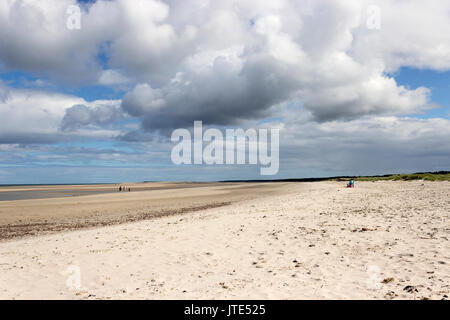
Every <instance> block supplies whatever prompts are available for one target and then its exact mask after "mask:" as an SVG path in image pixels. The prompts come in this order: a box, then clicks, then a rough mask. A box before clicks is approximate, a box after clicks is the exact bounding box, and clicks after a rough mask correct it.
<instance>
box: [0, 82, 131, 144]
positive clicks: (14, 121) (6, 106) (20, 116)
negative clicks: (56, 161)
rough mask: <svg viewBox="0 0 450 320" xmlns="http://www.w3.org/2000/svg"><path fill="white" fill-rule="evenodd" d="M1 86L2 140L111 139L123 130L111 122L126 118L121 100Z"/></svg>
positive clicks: (43, 141) (1, 141) (39, 141)
mask: <svg viewBox="0 0 450 320" xmlns="http://www.w3.org/2000/svg"><path fill="white" fill-rule="evenodd" d="M1 90H3V92H5V97H4V98H3V99H2V100H0V122H1V126H0V143H2V144H8V143H12V144H14V143H22V144H27V143H55V142H59V141H62V140H69V139H74V138H83V137H84V138H86V137H87V138H90V139H108V138H113V137H114V136H118V135H119V134H120V133H121V132H120V130H118V129H117V128H111V126H110V125H111V124H113V123H114V122H117V121H119V120H120V119H122V118H123V116H122V115H123V113H122V112H121V111H120V101H102V100H97V101H93V102H87V101H85V100H84V99H81V98H78V97H75V96H71V95H66V94H60V93H54V92H44V91H38V90H31V89H14V88H9V87H6V86H5V85H2V84H1V83H0V91H1ZM80 110H81V111H80ZM77 111H78V112H77Z"/></svg>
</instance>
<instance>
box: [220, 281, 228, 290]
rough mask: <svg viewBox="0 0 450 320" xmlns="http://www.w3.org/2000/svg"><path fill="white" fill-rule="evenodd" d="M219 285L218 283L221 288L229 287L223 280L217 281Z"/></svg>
mask: <svg viewBox="0 0 450 320" xmlns="http://www.w3.org/2000/svg"><path fill="white" fill-rule="evenodd" d="M219 285H220V286H221V287H222V288H224V289H228V288H229V286H227V285H226V284H225V282H219Z"/></svg>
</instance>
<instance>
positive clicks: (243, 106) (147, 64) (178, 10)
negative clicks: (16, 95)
mask: <svg viewBox="0 0 450 320" xmlns="http://www.w3.org/2000/svg"><path fill="white" fill-rule="evenodd" d="M53 2H54V3H53ZM71 4H76V1H75V0H64V1H46V2H43V3H39V5H38V4H37V2H35V1H25V0H16V1H10V2H6V3H5V2H4V3H3V4H2V5H1V6H0V16H1V17H2V19H0V21H1V22H0V30H1V31H0V39H1V40H2V43H4V45H3V46H2V47H1V48H0V61H1V64H2V65H3V66H4V67H5V68H10V69H11V68H13V69H20V70H25V71H31V72H35V73H37V74H48V75H49V76H50V77H53V78H56V79H65V80H67V81H69V82H70V81H72V80H73V81H78V83H80V81H86V82H88V83H100V84H102V85H115V84H122V83H125V82H127V83H136V86H135V88H134V89H133V90H132V91H130V92H129V93H128V94H127V95H126V96H125V97H124V100H123V103H122V106H123V108H124V110H126V111H127V112H128V113H129V114H130V115H132V116H136V117H141V118H142V120H143V125H144V127H145V128H146V129H149V130H152V129H159V128H160V127H177V126H181V125H186V123H188V122H191V121H192V120H193V119H202V120H203V121H204V122H205V123H210V124H233V123H236V122H239V121H241V120H243V119H254V118H258V117H259V118H261V117H267V116H270V113H271V112H273V110H275V109H276V108H275V109H274V108H273V107H274V106H275V105H277V104H279V103H282V102H287V101H289V100H292V99H296V100H300V101H302V102H303V104H304V107H305V108H306V109H308V110H310V111H311V114H312V115H313V118H314V119H315V120H318V121H327V120H332V119H337V118H346V119H348V118H356V117H359V116H364V115H368V114H405V113H406V114H407V113H411V112H416V111H417V110H420V109H423V108H429V107H431V105H430V102H429V91H428V90H427V89H426V88H418V89H416V90H410V89H408V88H404V87H400V86H398V85H397V84H396V83H395V81H394V80H393V79H392V78H390V77H389V76H387V75H386V72H387V71H389V72H392V71H395V70H397V69H398V68H399V67H401V66H412V67H418V68H425V67H426V68H433V69H436V70H448V69H449V68H450V60H449V57H450V38H449V36H448V35H447V34H446V33H445V32H441V31H442V30H447V29H449V27H450V25H449V24H450V21H449V19H448V10H449V9H450V4H449V3H448V1H444V0H442V1H438V0H435V1H430V2H427V3H426V4H425V3H424V2H423V1H419V0H414V1H409V2H408V3H407V4H406V3H404V2H396V1H344V0H339V1H334V0H333V1H331V0H319V1H312V0H305V1H294V0H292V1H291V0H281V1H277V3H273V2H272V1H255V0H246V1H239V2H233V1H227V2H220V3H219V2H211V1H206V0H205V1H203V0H202V1H200V0H199V1H193V2H190V3H189V5H187V4H186V3H185V2H184V1H178V0H167V1H162V2H161V1H156V0H137V1H125V0H116V1H103V0H98V1H96V2H95V3H91V4H87V5H85V6H84V7H83V10H82V20H81V23H82V24H81V29H80V30H69V29H68V28H66V27H65V24H66V20H67V12H66V10H67V8H68V6H69V5H71ZM369 5H375V6H378V8H379V9H380V13H381V15H380V19H381V22H380V23H381V24H380V28H379V29H376V30H373V29H370V28H368V25H367V20H368V19H369V18H370V16H368V15H369V13H368V12H367V9H368V8H369ZM419 22H420V23H419ZM99 54H102V55H103V57H104V59H106V60H107V61H99V57H98V56H99ZM105 62H106V63H107V64H108V68H107V69H105V70H102V69H103V68H102V66H101V65H102V64H104V63H105ZM119 70H120V71H119Z"/></svg>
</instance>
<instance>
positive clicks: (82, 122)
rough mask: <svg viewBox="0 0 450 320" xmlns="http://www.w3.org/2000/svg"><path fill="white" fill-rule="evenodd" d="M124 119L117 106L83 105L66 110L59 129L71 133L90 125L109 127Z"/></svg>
mask: <svg viewBox="0 0 450 320" xmlns="http://www.w3.org/2000/svg"><path fill="white" fill-rule="evenodd" d="M123 119H125V115H124V114H123V112H122V110H121V108H120V107H119V106H118V105H101V104H100V105H96V106H93V107H87V106H86V105H83V104H78V105H74V106H72V107H70V108H68V109H67V110H66V112H65V115H64V117H63V118H62V121H61V129H62V130H64V131H73V130H76V129H79V128H82V127H87V126H90V125H96V126H103V127H111V126H112V125H114V124H117V122H119V121H120V120H123Z"/></svg>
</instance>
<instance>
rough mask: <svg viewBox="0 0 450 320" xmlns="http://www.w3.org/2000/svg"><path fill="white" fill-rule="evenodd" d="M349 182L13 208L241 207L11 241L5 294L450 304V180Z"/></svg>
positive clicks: (2, 253)
mask: <svg viewBox="0 0 450 320" xmlns="http://www.w3.org/2000/svg"><path fill="white" fill-rule="evenodd" d="M344 184H345V183H342V182H314V183H289V184H269V185H266V186H252V185H242V184H231V185H222V184H218V185H217V186H208V187H204V188H202V187H199V188H189V189H177V190H175V191H174V190H156V191H145V192H142V193H140V194H133V193H131V194H122V195H120V197H119V198H116V197H115V196H116V195H114V196H111V195H96V196H86V197H79V198H78V199H45V200H30V201H29V200H24V201H23V202H22V201H17V202H14V205H13V202H12V203H11V204H10V207H9V208H10V209H9V210H10V212H14V210H16V213H14V216H15V218H14V219H19V218H20V214H19V213H18V212H22V213H21V214H22V215H23V216H24V217H25V216H26V217H27V219H31V218H32V217H33V219H43V218H44V217H45V218H46V219H51V218H55V217H60V215H64V216H67V217H71V216H72V217H73V216H77V217H79V218H80V219H81V220H80V221H83V219H84V220H86V221H89V220H90V219H91V216H92V215H94V216H95V219H99V217H98V216H97V215H99V214H100V215H103V216H107V217H110V215H111V216H114V214H112V213H110V212H111V211H114V212H116V214H117V213H121V212H123V211H125V212H129V213H130V214H132V215H133V214H136V213H137V212H147V211H149V208H151V207H152V206H153V205H154V204H155V203H159V204H160V205H161V206H163V204H164V203H165V204H166V205H167V206H172V208H174V207H177V206H178V208H180V206H181V207H186V206H188V205H189V206H190V205H194V204H195V205H198V204H199V203H202V204H203V205H207V204H208V203H209V204H211V203H220V202H230V204H220V205H218V207H210V208H198V209H197V210H195V209H192V210H191V211H188V212H185V213H184V214H177V215H167V216H164V217H159V218H157V219H151V218H150V219H144V220H140V221H134V222H129V223H121V224H117V225H111V226H105V227H91V228H89V229H86V230H82V229H80V230H74V231H64V232H57V233H53V234H46V235H38V236H26V237H24V238H14V239H9V240H3V241H1V242H0V298H3V299H27V298H30V299H40V298H43V299H61V298H65V299H447V298H448V297H449V295H450V293H449V292H450V268H449V264H450V242H449V240H450V219H449V215H450V200H449V199H450V183H449V182H421V181H412V182H402V181H382V182H374V183H372V182H359V183H358V182H357V184H356V188H354V189H347V188H344V187H343V185H344ZM178 190H182V192H181V193H177V192H178ZM27 201H28V203H27ZM167 202H170V203H167ZM19 205H21V206H22V207H20V206H19ZM16 206H19V207H16ZM33 208H35V209H34V210H33ZM2 210H3V211H2V217H4V212H5V211H4V210H5V207H3V208H2ZM93 210H94V211H93ZM95 210H100V211H99V212H95ZM32 213H33V215H34V216H33V215H32ZM121 217H124V216H121ZM16 221H17V220H16ZM124 221H126V219H124ZM87 223H89V222H87ZM74 279H75V280H76V279H78V281H75V280H74Z"/></svg>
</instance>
